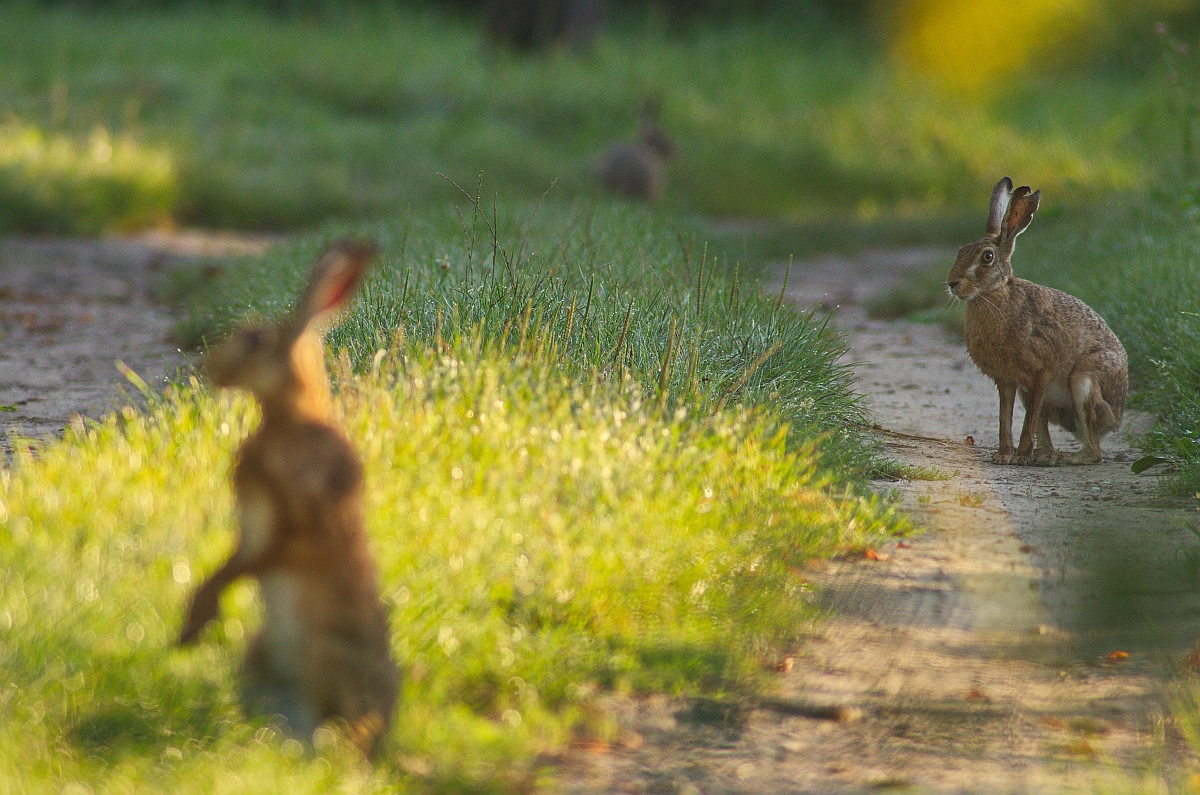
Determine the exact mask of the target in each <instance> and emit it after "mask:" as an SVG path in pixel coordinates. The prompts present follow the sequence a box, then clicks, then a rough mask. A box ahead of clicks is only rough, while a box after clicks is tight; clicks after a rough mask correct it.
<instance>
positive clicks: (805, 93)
mask: <svg viewBox="0 0 1200 795" xmlns="http://www.w3.org/2000/svg"><path fill="white" fill-rule="evenodd" d="M785 28H786V26H785ZM873 49H877V48H876V45H874V44H873V43H871V42H869V41H866V40H864V38H863V36H862V35H861V34H858V33H850V32H845V31H841V30H838V29H836V28H828V27H819V26H818V27H814V28H807V27H804V26H802V25H800V24H797V25H796V26H795V27H794V28H786V29H780V28H774V27H768V26H766V25H764V24H756V23H753V22H745V23H740V24H736V25H727V26H721V27H717V26H710V27H705V26H703V25H699V26H695V27H692V28H688V29H686V30H683V31H680V32H668V31H665V30H663V29H662V28H661V27H659V26H657V25H655V24H653V23H647V22H645V21H640V20H638V19H636V18H635V17H632V16H620V15H619V16H618V18H617V20H616V23H615V24H614V26H613V27H612V29H611V30H610V31H609V33H608V34H607V35H606V36H605V37H604V38H603V40H602V41H601V42H600V43H599V45H598V47H597V48H596V50H595V52H593V53H592V54H591V55H590V56H588V57H579V56H576V55H572V54H570V53H565V52H555V53H552V54H548V55H546V56H543V57H533V58H518V57H513V56H510V55H506V54H495V55H492V56H489V55H487V54H486V53H485V52H484V49H483V47H482V46H481V35H480V32H479V30H478V28H477V27H476V26H475V25H473V24H471V20H469V19H456V18H454V17H452V16H445V15H436V14H422V13H418V12H414V11H412V10H403V9H396V10H393V11H384V10H380V11H379V13H377V14H372V15H368V16H365V17H362V18H357V17H354V16H348V17H346V18H344V19H333V20H326V21H313V20H311V19H305V18H297V17H284V18H279V17H272V16H269V15H267V14H263V13H258V12H254V11H251V10H246V9H235V8H232V7H225V8H223V9H222V10H221V11H220V12H216V11H212V10H206V9H203V8H194V7H193V8H181V9H175V10H170V11H163V12H144V11H143V12H130V11H126V12H103V11H99V10H98V9H96V8H89V9H87V10H86V11H84V10H81V9H71V8H69V7H59V8H55V9H49V10H48V9H45V8H41V7H36V6H18V7H13V8H8V9H6V12H5V25H4V26H3V27H0V75H2V77H0V108H2V109H4V110H5V111H6V112H9V113H11V114H13V115H14V116H15V117H16V118H18V119H21V120H22V124H25V125H27V126H36V127H38V128H39V129H45V130H52V131H54V132H55V133H56V134H57V133H58V132H60V131H63V132H66V133H68V134H70V135H72V136H75V137H80V136H82V137H86V135H88V134H89V132H90V130H92V129H93V128H94V127H96V125H101V126H103V127H104V128H105V129H110V130H117V131H124V130H128V131H131V132H133V133H136V134H137V135H138V136H144V138H145V140H148V141H152V142H153V143H154V146H155V147H161V148H163V149H165V150H168V151H170V152H171V153H172V156H173V158H174V159H175V162H176V164H177V168H178V169H179V181H180V187H179V190H180V193H179V203H178V209H177V211H176V213H175V217H176V220H178V221H181V222H184V223H198V224H204V225H216V226H235V227H241V228H255V229H259V228H264V227H270V228H303V227H308V226H312V225H315V224H317V223H319V222H321V221H324V220H326V219H329V218H342V219H345V218H350V217H354V218H362V217H387V216H392V215H395V214H397V213H399V212H403V211H404V210H406V209H407V208H409V207H411V206H419V205H421V204H423V203H426V202H441V201H446V200H448V199H451V198H453V196H454V195H455V192H454V190H453V189H452V188H450V187H449V186H448V185H447V183H446V182H445V181H443V180H442V179H441V178H440V177H438V176H437V172H441V173H444V174H447V175H449V176H451V177H452V178H454V179H455V180H457V181H459V182H461V183H471V184H474V182H475V180H476V178H477V177H478V175H479V174H480V173H482V174H483V175H484V179H485V190H486V192H487V193H489V194H490V193H492V192H494V191H496V190H499V191H500V192H501V193H502V194H503V195H506V196H511V197H517V198H524V199H527V200H532V199H534V198H536V197H537V196H539V195H541V193H542V192H543V191H544V190H545V189H546V187H547V186H548V185H549V184H550V183H551V182H553V181H555V180H557V185H558V187H557V189H556V190H557V191H558V193H559V194H560V195H563V196H567V197H578V196H585V195H588V194H590V193H591V191H592V190H593V187H594V186H593V180H592V163H593V161H594V159H595V157H596V155H597V154H598V153H599V152H600V151H601V150H602V149H603V147H605V146H606V145H608V144H609V143H610V142H612V141H613V140H616V139H620V138H623V137H627V136H630V135H632V134H633V132H634V129H635V125H636V116H637V109H638V108H639V107H640V106H641V104H642V102H643V101H644V99H645V98H646V97H647V96H653V97H657V98H659V99H660V100H661V102H662V105H663V123H664V125H665V127H666V128H667V130H668V131H669V132H670V133H671V134H672V135H673V136H674V138H675V140H676V142H677V144H678V148H679V151H680V155H679V157H678V158H677V159H676V160H675V161H673V162H672V163H671V164H670V166H669V180H668V188H667V193H666V196H665V199H664V201H663V202H662V207H661V209H663V210H665V211H667V212H675V213H685V214H701V215H706V216H721V217H738V218H745V217H757V218H763V219H770V220H773V221H777V222H788V223H811V222H825V221H829V220H831V219H833V220H837V219H852V220H855V221H866V222H872V221H875V220H877V219H879V218H881V217H882V218H887V217H892V216H895V217H899V218H903V219H909V220H913V221H915V222H921V223H927V222H928V221H929V219H931V218H938V217H940V216H941V215H942V214H944V213H945V212H946V211H947V210H957V209H959V208H961V207H963V206H964V205H966V204H969V203H970V202H971V201H972V200H973V199H974V197H975V195H976V194H977V193H978V192H979V191H980V190H986V188H987V187H988V186H990V185H991V184H993V183H994V182H995V180H996V178H997V175H998V174H1003V173H1017V172H1019V173H1023V174H1027V175H1028V178H1029V179H1031V180H1034V181H1036V182H1037V183H1038V184H1041V185H1043V186H1044V187H1046V188H1048V189H1053V192H1054V193H1055V194H1056V195H1058V196H1060V197H1061V198H1062V199H1063V200H1068V201H1074V202H1078V201H1082V200H1084V199H1085V198H1087V197H1090V196H1092V195H1094V194H1096V193H1098V192H1099V193H1103V192H1106V191H1112V190H1114V189H1119V188H1122V187H1126V186H1130V185H1135V184H1140V183H1141V182H1142V181H1143V180H1144V178H1145V174H1144V172H1143V170H1142V169H1141V167H1140V163H1141V155H1142V153H1144V152H1145V151H1147V150H1153V149H1154V136H1153V135H1148V134H1147V130H1146V129H1145V128H1144V125H1142V124H1141V122H1142V116H1141V111H1142V106H1143V104H1144V98H1145V96H1146V94H1147V91H1148V88H1147V85H1146V84H1145V81H1144V80H1143V78H1142V77H1141V76H1140V75H1130V76H1118V75H1074V76H1071V75H1067V76H1060V77H1057V78H1054V77H1049V76H1045V75H1041V76H1037V77H1031V78H1029V79H1027V80H1023V81H1021V82H1020V83H1017V84H1013V85H1009V86H1006V87H1005V90H1004V91H995V92H987V93H986V94H984V95H980V96H977V97H972V98H964V97H962V96H958V95H954V94H949V95H947V94H945V93H944V92H941V91H940V90H938V89H937V87H936V86H934V85H931V84H930V83H929V82H926V81H923V80H920V79H916V78H906V77H903V76H898V75H897V73H896V70H895V69H894V65H893V64H892V63H891V62H890V61H889V60H888V58H887V57H886V55H885V54H883V53H880V54H877V55H873V56H872V55H867V54H866V53H870V52H872V51H873ZM51 211H54V212H58V210H56V209H55V208H53V207H50V208H43V209H40V210H39V209H37V206H33V208H32V209H30V210H29V213H30V214H31V215H30V217H31V218H32V219H34V220H36V219H37V218H38V217H39V214H44V213H47V212H51ZM62 212H64V213H66V214H68V215H69V214H70V210H69V207H67V208H65V209H63V210H62ZM27 223H33V220H31V221H29V222H27Z"/></svg>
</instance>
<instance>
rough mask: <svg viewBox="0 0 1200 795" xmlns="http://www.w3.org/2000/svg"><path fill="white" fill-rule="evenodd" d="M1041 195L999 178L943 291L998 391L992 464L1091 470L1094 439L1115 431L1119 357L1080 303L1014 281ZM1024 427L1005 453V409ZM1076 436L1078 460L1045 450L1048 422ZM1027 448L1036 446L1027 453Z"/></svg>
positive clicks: (1121, 370) (1119, 411)
mask: <svg viewBox="0 0 1200 795" xmlns="http://www.w3.org/2000/svg"><path fill="white" fill-rule="evenodd" d="M1041 195H1042V192H1041V191H1040V190H1039V191H1037V192H1036V193H1030V190H1029V187H1028V186H1025V185H1022V186H1021V187H1019V188H1017V189H1016V190H1015V191H1014V190H1013V186H1012V180H1010V179H1009V178H1008V177H1005V178H1004V179H1002V180H1000V182H998V183H996V187H995V189H993V190H992V204H991V208H990V210H989V211H988V219H987V233H986V234H985V235H984V236H983V237H982V238H981V239H980V240H978V241H977V242H975V243H969V244H967V245H965V246H963V247H962V248H960V249H959V250H958V259H957V260H956V261H955V263H954V267H953V268H952V269H951V270H950V276H949V278H947V279H946V285H947V286H948V287H949V288H950V292H951V293H952V294H953V295H954V296H955V297H957V298H960V299H962V300H963V301H966V304H967V305H966V320H965V329H964V333H963V336H964V337H965V339H966V343H967V352H968V353H969V354H970V355H971V359H972V360H973V361H974V362H975V364H976V366H977V367H979V369H980V370H982V371H983V373H984V375H986V376H988V377H989V378H991V379H992V380H993V381H995V382H996V388H997V389H998V390H999V392H1000V450H999V452H997V453H996V455H995V456H993V458H992V461H993V462H995V463H997V464H1039V465H1043V466H1057V465H1062V464H1098V463H1100V462H1101V461H1102V460H1103V456H1102V454H1101V452H1100V439H1101V438H1102V437H1103V436H1104V435H1105V434H1107V433H1110V432H1111V431H1115V430H1116V429H1117V428H1118V427H1120V425H1121V418H1122V416H1123V415H1124V413H1125V397H1126V395H1127V394H1128V392H1129V376H1128V366H1127V363H1126V358H1125V348H1124V347H1122V346H1121V342H1120V340H1118V339H1117V337H1116V335H1115V334H1113V333H1112V330H1111V329H1109V327H1108V324H1107V323H1105V322H1104V319H1103V318H1101V317H1100V316H1099V315H1098V314H1096V313H1095V312H1094V311H1093V310H1092V309H1091V308H1090V307H1089V306H1088V305H1087V304H1085V303H1083V302H1082V301H1080V300H1079V299H1078V298H1075V297H1074V296H1071V295H1067V294H1066V293H1064V292H1061V291H1059V290H1053V289H1051V288H1049V287H1042V286H1041V285H1038V284H1034V283H1033V282H1029V281H1026V280H1024V279H1018V278H1017V277H1015V276H1013V270H1012V262H1011V258H1012V253H1013V246H1014V244H1015V243H1016V240H1017V236H1018V235H1020V234H1021V233H1022V232H1024V231H1025V229H1026V227H1028V226H1029V222H1030V221H1031V220H1032V219H1033V214H1034V212H1036V211H1037V208H1038V202H1039V201H1040V200H1041ZM1017 395H1020V396H1021V404H1022V405H1023V406H1025V423H1024V425H1022V427H1021V439H1020V442H1019V443H1018V444H1017V448H1016V450H1015V451H1014V450H1013V443H1012V416H1013V402H1014V399H1015V397H1016V396H1017ZM1050 421H1053V422H1054V423H1055V424H1057V425H1060V426H1062V427H1063V428H1065V429H1066V430H1068V431H1070V432H1071V433H1073V434H1074V435H1075V438H1077V439H1078V440H1079V442H1080V444H1081V445H1082V449H1080V451H1079V452H1077V453H1070V454H1067V453H1061V452H1057V451H1055V449H1054V446H1053V444H1051V442H1050V427H1049V422H1050ZM1035 439H1036V441H1037V445H1036V446H1034V440H1035Z"/></svg>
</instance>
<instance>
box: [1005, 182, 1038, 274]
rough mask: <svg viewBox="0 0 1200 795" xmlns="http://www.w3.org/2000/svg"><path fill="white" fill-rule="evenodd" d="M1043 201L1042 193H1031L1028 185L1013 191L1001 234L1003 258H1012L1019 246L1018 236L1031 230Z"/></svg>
mask: <svg viewBox="0 0 1200 795" xmlns="http://www.w3.org/2000/svg"><path fill="white" fill-rule="evenodd" d="M1041 201H1042V192H1041V191H1040V190H1039V191H1038V192H1037V193H1030V192H1029V186H1028V185H1022V186H1021V187H1019V188H1017V189H1016V190H1015V191H1013V194H1012V201H1011V202H1010V203H1009V205H1008V212H1007V213H1005V215H1004V225H1003V229H1002V230H1001V232H1000V254H1001V256H1002V257H1003V258H1008V257H1011V256H1012V253H1013V248H1014V247H1015V246H1016V244H1017V235H1019V234H1021V233H1022V232H1024V231H1025V230H1026V229H1027V228H1029V222H1030V221H1032V220H1033V214H1034V213H1035V212H1037V208H1038V205H1039V204H1040V203H1041Z"/></svg>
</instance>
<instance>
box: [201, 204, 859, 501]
mask: <svg viewBox="0 0 1200 795" xmlns="http://www.w3.org/2000/svg"><path fill="white" fill-rule="evenodd" d="M459 201H460V207H459V209H458V210H455V209H453V208H450V207H447V208H446V209H445V210H443V211H440V212H434V213H427V214H425V215H421V216H418V215H416V214H413V215H410V216H408V217H406V218H404V219H403V220H400V221H396V222H390V223H376V224H367V225H361V226H359V227H355V228H354V231H356V232H358V233H360V234H364V235H367V236H369V237H371V238H372V239H375V240H377V241H379V242H380V244H381V246H382V261H381V266H380V267H379V268H378V269H377V270H376V272H375V274H374V275H373V277H372V279H371V280H370V282H369V283H368V285H367V288H366V290H365V300H364V301H363V307H364V308H363V309H362V310H361V311H359V312H356V313H355V314H354V315H353V316H351V317H350V318H349V320H348V321H347V323H345V324H344V325H343V326H342V327H341V328H340V329H339V330H337V331H336V332H335V333H334V334H333V335H331V337H330V342H331V344H332V345H334V346H335V347H345V348H347V349H348V351H349V352H350V355H351V357H352V358H353V360H354V361H355V362H356V363H357V364H358V365H359V366H363V365H364V363H365V362H367V361H369V360H370V358H371V356H372V355H373V354H374V352H375V351H376V350H377V349H378V348H380V347H385V346H386V343H387V341H388V340H389V339H390V338H391V335H392V333H393V332H394V330H395V329H397V328H402V329H404V330H405V333H407V334H408V335H410V336H412V337H414V338H416V339H419V340H421V341H422V342H424V343H426V344H434V343H435V342H437V341H438V340H454V339H457V338H460V337H464V336H470V335H472V334H475V333H477V331H478V333H482V334H483V335H484V337H485V339H487V340H488V341H497V340H499V341H505V342H509V343H517V342H520V341H522V340H535V341H537V344H538V345H541V346H543V347H545V348H546V349H549V350H552V351H553V352H554V354H555V355H556V356H558V357H559V358H560V359H561V361H562V362H563V366H565V367H567V368H569V369H570V370H571V371H572V372H575V373H578V374H580V375H590V374H592V373H596V374H598V375H600V376H601V377H604V378H607V379H610V380H621V379H622V378H625V377H630V378H632V379H633V380H634V381H636V382H637V383H639V384H640V385H642V387H643V388H645V389H646V390H647V391H648V392H653V393H655V395H656V399H659V400H662V401H664V402H665V404H666V405H669V406H676V405H678V406H684V407H702V408H703V409H704V410H710V409H712V408H714V407H717V406H723V405H730V404H732V403H745V404H746V405H751V406H769V407H770V408H771V410H772V411H773V412H775V413H776V414H777V415H778V416H779V417H781V418H782V419H783V420H784V421H786V422H787V423H788V424H789V426H790V428H791V431H790V433H791V435H792V438H793V439H794V440H796V441H797V442H804V441H807V440H811V439H814V438H816V437H817V436H822V437H823V443H822V448H821V449H822V460H823V461H825V462H826V463H827V464H828V465H829V467H830V470H829V471H831V472H838V473H847V472H852V471H857V472H862V471H864V470H865V469H866V468H867V467H869V466H870V464H871V450H870V448H869V447H868V446H864V444H863V439H862V437H861V429H862V427H863V425H864V421H863V416H862V413H861V409H860V407H859V404H858V401H857V400H856V399H855V398H854V397H853V396H852V390H851V383H850V376H849V373H848V371H846V370H845V368H843V367H841V366H839V365H837V364H835V360H836V358H837V343H836V341H835V340H834V338H833V337H832V335H830V334H828V333H827V332H826V330H825V328H824V324H823V322H822V321H820V320H819V319H817V318H815V317H803V316H799V315H797V314H795V313H794V312H792V311H790V310H788V309H786V308H784V307H782V306H781V305H780V302H779V301H778V300H772V299H770V298H763V297H760V296H759V295H758V294H757V291H756V285H755V284H753V283H746V282H743V281H741V280H740V279H739V277H738V276H737V273H736V270H737V269H736V267H734V266H730V265H728V264H727V263H723V262H717V261H715V260H714V258H713V257H711V256H709V255H708V254H707V251H706V247H705V245H704V244H703V243H700V242H698V241H697V240H696V239H694V238H692V237H690V236H688V235H687V234H685V233H680V232H679V231H677V230H675V229H672V227H671V226H669V225H666V224H664V223H662V222H661V221H658V220H655V218H654V217H653V215H651V214H650V213H648V212H646V211H643V210H638V209H634V208H630V207H627V206H622V205H617V204H598V205H594V204H590V203H589V204H584V205H564V204H559V203H553V202H547V203H545V204H543V205H542V206H540V208H539V207H535V206H534V205H528V204H524V203H520V202H518V203H515V204H511V205H502V206H500V207H498V208H496V207H480V208H479V210H480V212H476V211H475V207H474V206H473V205H472V204H471V202H470V201H469V200H468V199H466V198H465V197H464V196H463V195H461V194H460V196H459ZM493 212H494V213H495V214H494V215H493ZM344 231H346V227H334V228H331V229H329V230H327V232H326V233H325V234H321V235H315V236H312V237H310V238H307V239H305V240H304V241H303V242H300V243H298V244H296V245H295V246H288V247H283V248H280V249H278V250H276V251H275V252H273V253H271V254H268V255H267V256H266V257H263V258H260V259H251V260H244V261H242V262H240V263H238V264H236V265H234V266H233V267H231V268H229V269H227V270H226V271H225V272H224V274H223V276H222V278H221V280H220V282H218V283H217V284H216V285H210V286H209V288H207V289H206V290H205V291H204V293H203V301H202V303H200V304H199V305H198V306H197V307H196V310H195V312H194V314H193V315H192V317H191V318H190V319H189V320H188V321H187V322H185V324H184V327H183V333H184V336H185V337H187V338H188V339H190V340H193V341H198V340H199V339H200V338H201V337H202V336H204V335H211V334H218V333H220V331H221V330H222V329H224V328H226V327H228V325H229V324H230V323H233V322H235V321H236V320H237V319H238V318H240V317H241V316H243V315H244V314H246V313H247V312H251V313H264V314H270V313H274V312H277V311H279V310H280V309H282V308H283V307H284V306H286V305H287V304H288V303H289V302H290V301H291V298H292V295H293V291H294V290H295V289H296V287H297V285H299V284H300V282H301V278H302V274H303V272H304V270H305V268H306V267H307V263H308V262H309V261H310V259H311V256H312V255H313V254H314V253H315V252H316V251H317V249H318V248H319V247H320V245H322V241H323V240H324V239H326V238H327V237H329V236H331V235H336V234H342V233H343V232H344ZM493 231H494V232H495V234H494V235H493ZM839 477H841V475H839Z"/></svg>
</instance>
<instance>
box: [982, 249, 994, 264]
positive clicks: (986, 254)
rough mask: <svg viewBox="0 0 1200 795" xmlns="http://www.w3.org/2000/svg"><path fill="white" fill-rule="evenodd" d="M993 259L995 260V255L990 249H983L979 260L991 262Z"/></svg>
mask: <svg viewBox="0 0 1200 795" xmlns="http://www.w3.org/2000/svg"><path fill="white" fill-rule="evenodd" d="M995 258H996V255H995V254H993V253H992V250H991V249H990V248H989V249H984V252H983V257H982V258H981V259H982V260H983V261H984V262H991V261H992V260H993V259H995Z"/></svg>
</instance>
